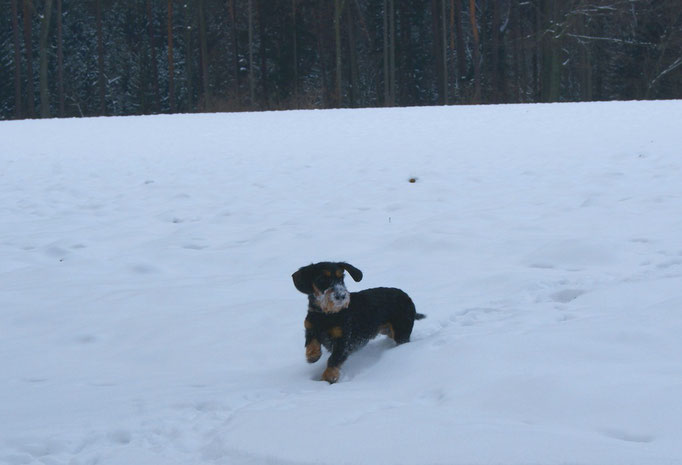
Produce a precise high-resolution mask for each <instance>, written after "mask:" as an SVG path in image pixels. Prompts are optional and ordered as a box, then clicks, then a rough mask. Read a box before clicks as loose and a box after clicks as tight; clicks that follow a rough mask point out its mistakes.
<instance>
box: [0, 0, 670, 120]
mask: <svg viewBox="0 0 682 465" xmlns="http://www.w3.org/2000/svg"><path fill="white" fill-rule="evenodd" d="M0 27H1V29H0V70H1V78H0V118H2V119H11V118H34V117H55V116H68V117H71V116H94V115H132V114H150V113H168V112H197V111H241V110H267V109H292V108H337V107H374V106H409V105H434V104H460V103H511V102H556V101H586V100H614V99H659V98H681V97H682V1H680V0H525V1H521V0H183V1H178V0H137V1H133V0H129V1H123V0H0Z"/></svg>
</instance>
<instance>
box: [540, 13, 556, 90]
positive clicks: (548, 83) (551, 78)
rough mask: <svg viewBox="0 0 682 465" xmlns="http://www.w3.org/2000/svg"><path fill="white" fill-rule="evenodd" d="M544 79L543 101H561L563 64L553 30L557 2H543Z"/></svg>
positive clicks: (542, 43) (542, 49) (542, 44)
mask: <svg viewBox="0 0 682 465" xmlns="http://www.w3.org/2000/svg"><path fill="white" fill-rule="evenodd" d="M542 6H543V8H542V10H541V11H542V19H543V22H542V29H541V30H540V34H542V41H541V54H542V79H541V87H540V88H541V101H542V102H556V101H558V100H559V93H560V90H561V88H560V83H561V62H560V57H559V50H558V43H557V40H556V39H555V38H554V34H555V31H554V29H553V24H554V18H555V10H556V3H555V0H542Z"/></svg>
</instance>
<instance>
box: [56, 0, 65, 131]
mask: <svg viewBox="0 0 682 465" xmlns="http://www.w3.org/2000/svg"><path fill="white" fill-rule="evenodd" d="M57 88H58V93H59V116H60V117H62V118H63V117H64V40H63V38H62V0H57Z"/></svg>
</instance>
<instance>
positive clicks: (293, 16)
mask: <svg viewBox="0 0 682 465" xmlns="http://www.w3.org/2000/svg"><path fill="white" fill-rule="evenodd" d="M291 22H292V27H291V30H292V37H291V45H292V47H293V53H294V63H293V65H294V107H295V108H298V44H297V43H296V0H291Z"/></svg>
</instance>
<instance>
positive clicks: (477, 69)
mask: <svg viewBox="0 0 682 465" xmlns="http://www.w3.org/2000/svg"><path fill="white" fill-rule="evenodd" d="M469 21H470V22H471V30H472V32H473V35H474V53H473V55H474V56H473V61H474V95H473V98H472V103H480V101H481V60H480V58H479V38H478V25H477V24H476V0H469Z"/></svg>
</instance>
